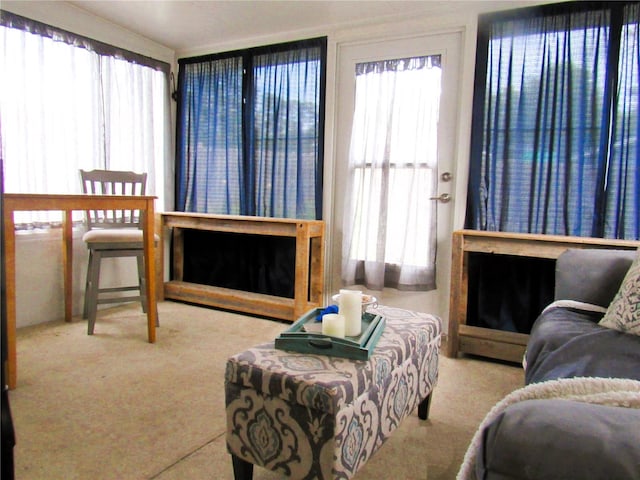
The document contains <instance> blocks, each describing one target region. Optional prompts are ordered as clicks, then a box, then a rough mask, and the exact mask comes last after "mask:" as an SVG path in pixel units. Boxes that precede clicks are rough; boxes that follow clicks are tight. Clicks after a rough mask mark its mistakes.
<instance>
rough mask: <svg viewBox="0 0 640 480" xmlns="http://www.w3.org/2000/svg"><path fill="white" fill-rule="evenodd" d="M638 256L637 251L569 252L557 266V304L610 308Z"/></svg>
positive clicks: (583, 250)
mask: <svg viewBox="0 0 640 480" xmlns="http://www.w3.org/2000/svg"><path fill="white" fill-rule="evenodd" d="M636 255H638V252H637V251H636V250H609V249H568V250H566V251H565V252H563V253H562V254H561V255H560V256H559V257H558V260H557V262H556V281H555V300H576V301H579V302H585V303H591V304H593V305H600V306H602V307H605V308H606V307H608V306H609V304H610V303H611V300H613V297H614V296H615V294H616V292H617V291H618V289H619V288H620V284H621V283H622V280H623V279H624V276H625V275H626V273H627V271H628V270H629V267H630V266H631V263H632V262H633V260H634V258H635V257H636Z"/></svg>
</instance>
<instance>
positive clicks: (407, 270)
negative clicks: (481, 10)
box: [342, 55, 442, 290]
mask: <svg viewBox="0 0 640 480" xmlns="http://www.w3.org/2000/svg"><path fill="white" fill-rule="evenodd" d="M440 61H441V60H440V56H439V55H431V56H424V57H414V58H400V59H393V60H381V61H374V62H365V63H357V64H356V65H355V67H356V68H355V72H354V73H355V108H354V114H353V125H352V132H351V144H350V149H349V187H350V188H349V208H348V209H347V211H346V212H345V218H344V228H343V231H344V239H343V252H342V255H343V269H342V277H343V280H344V281H345V283H347V284H354V283H359V284H363V285H366V286H367V287H368V288H373V289H376V290H382V288H383V287H385V286H387V287H393V288H398V289H403V290H431V289H433V288H434V287H435V246H436V242H435V231H436V230H435V223H436V207H435V202H434V201H433V200H430V197H432V196H435V191H436V187H437V179H436V177H437V165H438V118H439V106H440V93H441V77H442V69H441V65H440Z"/></svg>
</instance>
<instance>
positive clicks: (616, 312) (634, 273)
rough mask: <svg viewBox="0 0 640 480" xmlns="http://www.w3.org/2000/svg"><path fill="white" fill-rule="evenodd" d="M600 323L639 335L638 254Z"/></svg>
mask: <svg viewBox="0 0 640 480" xmlns="http://www.w3.org/2000/svg"><path fill="white" fill-rule="evenodd" d="M600 325H602V326H603V327H608V328H613V329H615V330H620V331H621V332H626V333H631V334H633V335H640V255H638V256H636V259H635V260H634V262H633V264H632V265H631V268H629V271H628V272H627V274H626V275H625V277H624V280H623V281H622V285H620V288H619V289H618V293H616V296H615V297H614V299H613V301H612V302H611V304H610V305H609V308H608V309H607V312H606V313H605V314H604V317H603V318H602V320H600Z"/></svg>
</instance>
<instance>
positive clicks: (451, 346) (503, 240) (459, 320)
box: [447, 230, 640, 363]
mask: <svg viewBox="0 0 640 480" xmlns="http://www.w3.org/2000/svg"><path fill="white" fill-rule="evenodd" d="M639 247H640V241H635V240H612V239H604V238H587V237H568V236H559V235H536V234H519V233H505V232H485V231H477V230H458V231H455V232H453V243H452V264H451V296H450V305H449V333H448V340H447V342H448V351H447V355H448V356H449V357H457V356H458V353H459V352H463V353H470V354H474V355H480V356H484V357H489V358H496V359H501V360H507V361H510V362H518V363H519V362H521V361H522V358H523V355H524V351H525V348H526V345H527V340H528V339H529V335H527V334H523V333H514V332H506V331H502V330H495V329H491V328H483V327H476V326H471V325H467V297H468V280H469V271H468V261H469V253H470V252H479V253H487V254H495V255H516V256H524V257H534V258H548V259H557V258H558V256H559V255H560V254H561V253H562V252H564V251H565V250H566V249H568V248H613V249H625V250H633V249H637V248H639Z"/></svg>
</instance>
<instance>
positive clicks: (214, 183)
mask: <svg viewBox="0 0 640 480" xmlns="http://www.w3.org/2000/svg"><path fill="white" fill-rule="evenodd" d="M242 71H243V64H242V57H231V58H224V59H219V60H210V61H203V62H198V63H190V64H185V65H181V68H180V73H179V75H180V78H179V82H178V83H179V85H180V97H179V99H180V101H179V108H178V134H177V165H176V186H177V192H176V193H177V194H176V203H177V205H176V208H177V210H178V211H186V212H198V213H218V214H233V215H239V214H241V213H242V211H243V206H244V205H246V198H245V188H243V183H242V182H243V179H244V161H243V150H242V148H243V147H242V77H243V75H242Z"/></svg>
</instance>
